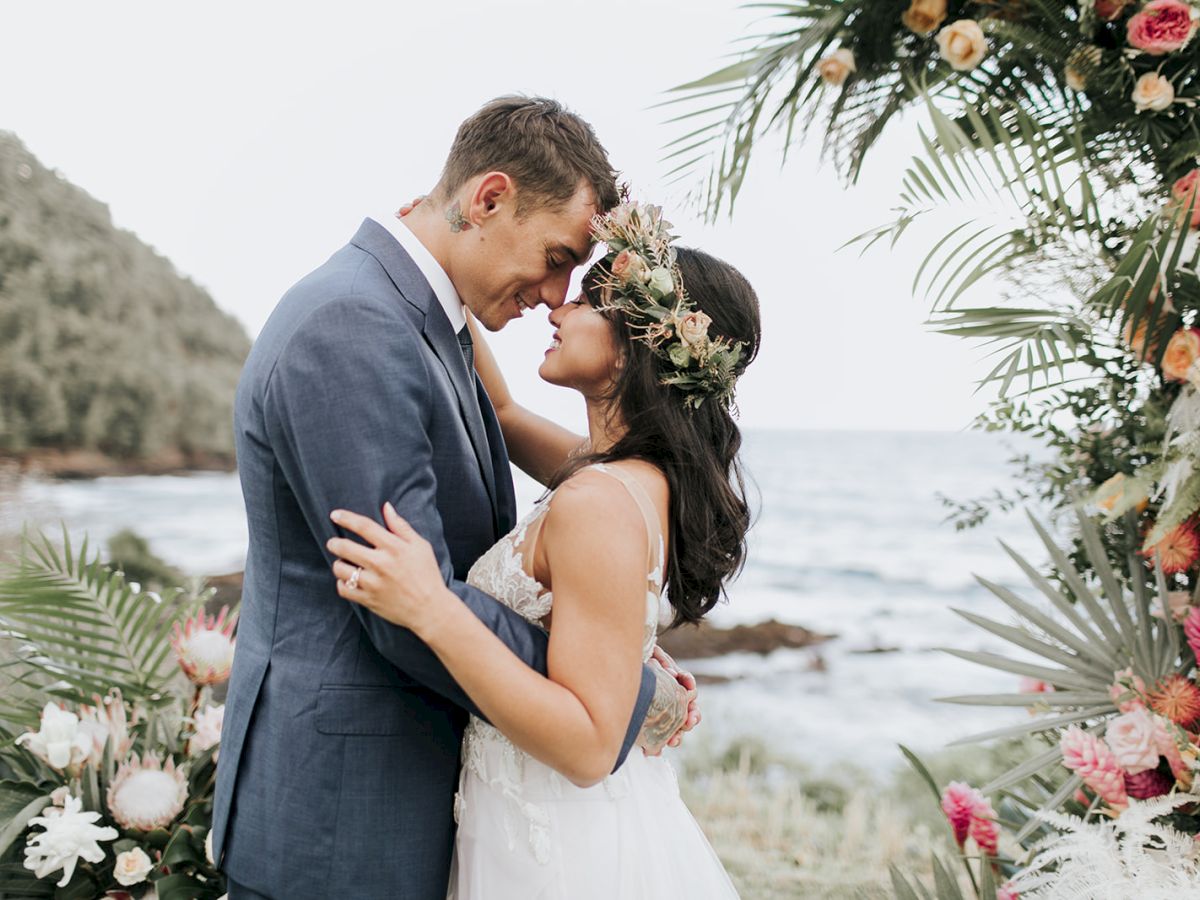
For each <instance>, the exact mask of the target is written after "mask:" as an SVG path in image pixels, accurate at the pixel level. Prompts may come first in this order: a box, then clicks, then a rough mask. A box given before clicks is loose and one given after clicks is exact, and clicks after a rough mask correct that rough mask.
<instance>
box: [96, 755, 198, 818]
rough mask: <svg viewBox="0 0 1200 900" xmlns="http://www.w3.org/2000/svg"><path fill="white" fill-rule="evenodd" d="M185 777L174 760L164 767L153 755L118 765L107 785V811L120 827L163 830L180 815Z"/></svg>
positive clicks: (183, 800)
mask: <svg viewBox="0 0 1200 900" xmlns="http://www.w3.org/2000/svg"><path fill="white" fill-rule="evenodd" d="M186 802H187V778H185V777H184V774H183V770H181V769H176V768H175V761H174V760H171V759H169V760H167V764H166V765H165V766H164V765H163V764H162V763H161V762H160V761H159V759H158V757H157V756H155V755H154V754H153V753H147V754H146V755H145V756H143V757H142V759H141V760H139V759H138V758H137V757H136V756H135V757H133V758H132V759H131V760H129V761H128V762H126V763H122V764H121V768H119V769H118V770H117V774H116V777H114V778H113V780H112V784H110V785H109V786H108V808H109V809H110V810H111V811H112V817H113V818H114V819H115V820H116V822H117V824H118V825H120V826H121V827H122V828H133V829H136V830H138V831H153V830H154V829H155V828H165V827H166V826H167V825H170V824H171V822H172V821H174V819H175V817H176V816H178V815H179V814H180V813H181V812H183V805H184V803H186Z"/></svg>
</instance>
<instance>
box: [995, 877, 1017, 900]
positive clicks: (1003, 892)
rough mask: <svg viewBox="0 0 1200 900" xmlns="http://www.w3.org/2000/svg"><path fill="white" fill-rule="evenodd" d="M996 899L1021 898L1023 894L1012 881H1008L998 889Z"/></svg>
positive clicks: (1012, 899) (1009, 899)
mask: <svg viewBox="0 0 1200 900" xmlns="http://www.w3.org/2000/svg"><path fill="white" fill-rule="evenodd" d="M996 900H1021V895H1020V894H1018V893H1017V889H1016V888H1015V887H1013V883H1012V882H1011V881H1006V882H1004V884H1002V885H1000V887H998V888H997V889H996Z"/></svg>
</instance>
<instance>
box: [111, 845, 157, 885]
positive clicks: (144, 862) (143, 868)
mask: <svg viewBox="0 0 1200 900" xmlns="http://www.w3.org/2000/svg"><path fill="white" fill-rule="evenodd" d="M152 871H154V863H153V862H151V861H150V857H149V856H147V855H146V851H145V850H143V849H142V848H141V847H134V848H133V849H132V850H126V851H125V852H124V853H118V854H117V864H116V866H115V867H114V868H113V878H115V879H116V880H117V884H119V885H122V886H123V887H129V886H130V885H134V884H141V883H142V882H143V881H145V880H146V876H147V875H149V874H150V873H151V872H152Z"/></svg>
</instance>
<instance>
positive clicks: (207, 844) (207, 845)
mask: <svg viewBox="0 0 1200 900" xmlns="http://www.w3.org/2000/svg"><path fill="white" fill-rule="evenodd" d="M212 836H213V833H212V829H211V828H210V829H208V834H206V835H205V836H204V858H205V859H207V860H208V864H209V865H210V866H215V865H216V862H214V861H213V855H212V854H213V848H212Z"/></svg>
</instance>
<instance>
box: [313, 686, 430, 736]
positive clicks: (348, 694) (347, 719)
mask: <svg viewBox="0 0 1200 900" xmlns="http://www.w3.org/2000/svg"><path fill="white" fill-rule="evenodd" d="M409 713H410V711H409V710H408V709H407V705H406V704H405V703H404V702H403V700H402V696H401V692H400V691H399V689H397V688H395V687H392V686H391V685H356V684H323V685H321V688H320V690H319V691H318V692H317V731H319V732H321V734H364V735H372V734H376V735H385V734H403V733H404V732H405V731H406V730H407V729H408V728H409V726H410V714H409Z"/></svg>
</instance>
